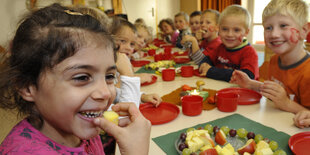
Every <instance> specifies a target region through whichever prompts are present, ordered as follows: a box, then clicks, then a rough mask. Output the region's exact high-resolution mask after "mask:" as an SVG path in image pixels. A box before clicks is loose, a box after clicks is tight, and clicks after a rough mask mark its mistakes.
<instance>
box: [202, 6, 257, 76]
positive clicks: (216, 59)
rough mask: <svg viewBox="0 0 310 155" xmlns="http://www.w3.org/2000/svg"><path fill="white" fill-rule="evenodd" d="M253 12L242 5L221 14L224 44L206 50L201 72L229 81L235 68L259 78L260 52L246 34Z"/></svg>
mask: <svg viewBox="0 0 310 155" xmlns="http://www.w3.org/2000/svg"><path fill="white" fill-rule="evenodd" d="M250 21H251V16H250V14H249V12H248V11H247V10H246V9H245V8H243V7H241V6H240V5H231V6H228V7H227V8H225V10H224V11H223V12H222V13H221V15H220V18H219V36H220V38H221V40H222V44H221V45H220V46H218V48H217V49H216V50H215V51H213V52H208V53H205V54H207V57H205V58H204V60H202V61H201V63H200V67H199V72H200V75H201V76H206V77H208V78H212V79H216V80H223V81H227V82H228V81H229V80H230V78H231V76H232V73H233V72H234V70H240V71H242V72H244V73H245V74H247V75H248V76H249V77H250V78H251V79H258V74H259V73H258V70H259V69H258V56H257V53H256V51H255V49H254V48H253V47H252V46H251V45H250V44H249V42H248V41H247V39H245V37H246V36H247V34H248V33H249V25H250Z"/></svg>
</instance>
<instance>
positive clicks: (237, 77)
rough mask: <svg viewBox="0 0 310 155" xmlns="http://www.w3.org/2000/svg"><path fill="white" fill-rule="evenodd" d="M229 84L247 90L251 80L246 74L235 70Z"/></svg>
mask: <svg viewBox="0 0 310 155" xmlns="http://www.w3.org/2000/svg"><path fill="white" fill-rule="evenodd" d="M229 82H230V83H234V84H237V85H239V86H240V87H242V88H249V87H250V86H249V85H250V82H251V79H250V78H249V76H248V75H247V74H246V73H244V72H242V71H239V70H235V71H234V72H233V74H232V76H231V78H230V81H229Z"/></svg>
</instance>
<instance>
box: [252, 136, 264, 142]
mask: <svg viewBox="0 0 310 155" xmlns="http://www.w3.org/2000/svg"><path fill="white" fill-rule="evenodd" d="M263 139H264V137H263V136H262V135H261V134H257V135H256V136H255V138H254V140H255V142H256V143H258V142H259V141H261V140H263Z"/></svg>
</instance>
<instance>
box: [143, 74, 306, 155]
mask: <svg viewBox="0 0 310 155" xmlns="http://www.w3.org/2000/svg"><path fill="white" fill-rule="evenodd" d="M157 76H158V75H157ZM197 80H203V81H204V82H205V85H204V86H203V88H206V89H215V90H220V89H223V88H228V87H236V85H234V84H230V83H228V82H223V81H218V80H213V79H209V78H201V77H197V76H193V77H190V78H183V77H180V76H178V77H176V78H175V80H174V81H170V82H166V81H162V79H161V77H160V76H158V79H157V82H156V83H154V84H152V85H148V86H144V87H141V91H142V92H145V93H157V94H159V95H160V96H163V95H165V94H168V93H170V92H171V91H173V90H175V89H177V88H179V87H180V86H182V85H183V84H188V85H190V86H196V84H195V83H196V81H197ZM179 108H180V114H179V116H178V117H177V118H176V119H175V120H173V121H171V122H169V123H166V124H161V125H153V126H152V130H151V138H155V137H158V136H162V135H165V134H168V133H171V132H175V131H178V130H180V129H184V128H189V127H192V126H194V125H197V124H200V123H204V122H208V121H212V120H215V119H218V118H222V117H225V116H228V115H231V114H233V113H238V114H241V115H243V116H245V117H247V118H249V119H251V120H254V121H257V122H259V123H261V124H263V125H266V126H268V127H271V128H274V129H276V130H278V131H283V132H285V133H287V134H289V135H294V134H296V133H299V132H304V131H309V130H310V129H309V128H308V129H299V128H297V127H295V126H294V124H293V117H294V114H292V113H289V112H285V111H281V110H279V109H276V108H274V107H273V104H272V103H271V102H270V101H269V100H266V98H265V97H263V98H262V99H261V101H260V103H259V104H253V105H243V106H238V108H237V110H236V111H235V112H233V113H225V112H220V111H219V110H217V109H216V108H215V109H213V110H210V111H203V112H202V114H200V115H199V116H194V117H189V116H185V115H183V114H182V112H181V107H179ZM161 154H165V153H164V152H163V151H162V150H161V149H160V148H159V147H158V146H157V145H156V144H155V143H154V142H153V141H152V140H151V141H150V149H149V155H161Z"/></svg>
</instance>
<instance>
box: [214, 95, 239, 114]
mask: <svg viewBox="0 0 310 155" xmlns="http://www.w3.org/2000/svg"><path fill="white" fill-rule="evenodd" d="M238 98H239V95H238V94H236V93H218V94H216V99H217V109H218V110H219V111H222V112H234V111H236V110H237V105H238Z"/></svg>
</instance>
